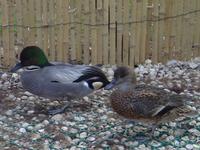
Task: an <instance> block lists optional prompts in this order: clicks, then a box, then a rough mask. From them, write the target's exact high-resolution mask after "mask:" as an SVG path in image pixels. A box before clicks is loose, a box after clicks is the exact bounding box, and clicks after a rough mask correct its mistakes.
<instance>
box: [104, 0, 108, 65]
mask: <svg viewBox="0 0 200 150" xmlns="http://www.w3.org/2000/svg"><path fill="white" fill-rule="evenodd" d="M108 5H109V1H108V0H104V3H103V23H104V29H103V62H104V64H108V52H109V49H108V26H107V24H108V13H109V12H108V8H109V7H108Z"/></svg>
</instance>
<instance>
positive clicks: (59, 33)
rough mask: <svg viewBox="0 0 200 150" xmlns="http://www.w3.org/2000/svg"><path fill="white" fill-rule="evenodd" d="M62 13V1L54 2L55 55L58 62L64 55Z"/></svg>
mask: <svg viewBox="0 0 200 150" xmlns="http://www.w3.org/2000/svg"><path fill="white" fill-rule="evenodd" d="M62 11H63V10H62V1H56V54H57V60H59V61H62V60H63V55H64V50H63V42H62V40H63V25H62V23H63V22H62Z"/></svg>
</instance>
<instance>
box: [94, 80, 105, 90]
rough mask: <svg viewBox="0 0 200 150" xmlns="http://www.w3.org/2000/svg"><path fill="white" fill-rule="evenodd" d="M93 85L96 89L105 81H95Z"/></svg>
mask: <svg viewBox="0 0 200 150" xmlns="http://www.w3.org/2000/svg"><path fill="white" fill-rule="evenodd" d="M92 86H93V87H94V89H95V90H98V89H100V88H101V87H102V86H103V83H102V82H93V83H92Z"/></svg>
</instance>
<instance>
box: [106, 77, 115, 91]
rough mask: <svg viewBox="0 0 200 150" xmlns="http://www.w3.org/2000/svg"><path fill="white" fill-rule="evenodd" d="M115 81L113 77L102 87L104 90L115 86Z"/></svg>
mask: <svg viewBox="0 0 200 150" xmlns="http://www.w3.org/2000/svg"><path fill="white" fill-rule="evenodd" d="M116 81H117V80H116V79H113V80H112V81H111V82H110V83H109V84H108V85H106V86H105V87H104V89H105V90H111V89H112V88H114V87H115V85H116Z"/></svg>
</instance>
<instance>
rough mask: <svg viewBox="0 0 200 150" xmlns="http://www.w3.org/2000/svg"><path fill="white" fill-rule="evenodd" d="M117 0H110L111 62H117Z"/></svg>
mask: <svg viewBox="0 0 200 150" xmlns="http://www.w3.org/2000/svg"><path fill="white" fill-rule="evenodd" d="M115 17H116V16H115V0H110V58H109V60H110V64H115V59H116V56H115V55H116V53H115V50H116V43H115V41H116V40H115V38H116V34H115V31H116V24H115Z"/></svg>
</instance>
